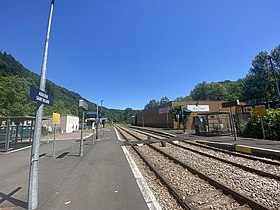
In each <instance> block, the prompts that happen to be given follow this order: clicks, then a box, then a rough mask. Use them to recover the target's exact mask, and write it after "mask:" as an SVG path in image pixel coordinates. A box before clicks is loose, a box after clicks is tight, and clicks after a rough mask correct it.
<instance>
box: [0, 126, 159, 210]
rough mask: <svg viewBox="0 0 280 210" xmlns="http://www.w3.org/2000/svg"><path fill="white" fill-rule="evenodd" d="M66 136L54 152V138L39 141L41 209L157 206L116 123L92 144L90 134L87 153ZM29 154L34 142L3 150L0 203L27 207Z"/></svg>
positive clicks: (112, 209) (123, 209)
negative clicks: (143, 186) (137, 174)
mask: <svg viewBox="0 0 280 210" xmlns="http://www.w3.org/2000/svg"><path fill="white" fill-rule="evenodd" d="M68 138H69V139H66V138H61V140H62V139H63V140H62V141H59V140H58V141H57V143H56V146H57V151H56V153H57V155H56V158H53V157H52V142H50V143H49V144H47V143H46V142H43V143H42V144H41V148H40V162H39V202H38V203H39V204H38V208H37V209H49V210H51V209H54V210H56V209H68V210H69V209H100V210H131V209H141V210H142V209H143V210H145V209H149V208H150V206H153V204H151V203H152V202H151V203H149V202H147V199H146V198H145V197H146V196H147V194H144V195H143V192H142V190H140V188H139V186H138V185H139V183H138V181H137V178H135V175H134V173H133V171H132V169H131V167H130V163H129V162H128V161H127V154H125V153H124V152H123V148H122V146H123V142H121V141H119V140H118V139H117V135H116V133H115V131H114V129H113V128H111V129H107V130H104V131H103V135H102V137H100V138H99V139H98V140H95V142H94V144H92V136H90V137H88V138H87V139H86V140H85V142H84V155H83V157H79V155H78V154H79V152H78V151H79V142H78V141H77V139H75V138H73V136H72V137H71V136H70V135H69V136H68ZM29 158H30V148H27V149H24V150H20V151H17V152H14V153H6V154H1V158H0V165H1V167H2V168H1V171H0V177H2V178H3V179H2V180H1V181H0V189H1V193H0V199H1V202H0V209H2V208H4V209H5V208H7V209H8V208H11V209H26V208H27V189H28V186H27V185H28V169H29ZM7 163H9V164H7ZM12 174H13V175H12ZM15 189H16V190H15ZM11 192H12V193H11ZM148 196H149V195H148ZM153 209H155V208H153Z"/></svg>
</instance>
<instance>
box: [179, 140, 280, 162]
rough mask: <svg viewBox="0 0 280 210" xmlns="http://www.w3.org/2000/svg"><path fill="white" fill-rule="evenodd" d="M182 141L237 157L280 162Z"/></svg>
mask: <svg viewBox="0 0 280 210" xmlns="http://www.w3.org/2000/svg"><path fill="white" fill-rule="evenodd" d="M182 142H184V143H186V144H192V145H195V146H199V147H204V148H207V149H212V150H215V151H219V152H223V153H227V154H231V155H235V156H239V157H244V158H247V159H250V160H258V161H260V162H263V163H267V164H272V165H278V166H280V162H278V161H273V160H266V159H262V158H259V157H256V156H249V155H245V154H242V153H236V152H232V151H228V150H224V149H220V148H216V147H211V146H208V145H204V144H201V143H197V142H189V141H187V140H184V141H182Z"/></svg>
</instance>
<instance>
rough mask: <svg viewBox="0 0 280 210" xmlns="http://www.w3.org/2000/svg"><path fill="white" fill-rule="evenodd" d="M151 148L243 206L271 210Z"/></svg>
mask: <svg viewBox="0 0 280 210" xmlns="http://www.w3.org/2000/svg"><path fill="white" fill-rule="evenodd" d="M148 146H149V147H151V148H153V149H154V150H156V151H158V152H159V153H161V154H163V155H164V156H166V157H168V158H169V159H170V160H172V161H174V162H175V163H177V164H179V165H181V166H182V167H184V168H186V169H187V170H188V171H190V172H191V173H193V174H196V175H198V176H199V177H200V178H201V179H204V180H205V181H207V182H209V183H210V184H211V185H212V186H214V187H216V188H218V189H220V190H222V191H223V193H225V194H227V195H231V196H232V197H233V198H234V199H235V200H237V201H238V202H240V203H241V204H248V205H249V206H250V207H251V208H253V209H260V210H262V209H264V210H269V208H268V207H266V206H264V205H262V204H260V203H258V202H256V201H254V200H252V199H251V198H249V197H247V196H244V195H242V194H240V193H239V192H236V191H234V190H232V189H230V188H229V187H227V186H225V185H223V184H221V183H219V182H218V181H216V180H214V179H212V178H210V177H209V176H207V175H205V174H203V173H201V172H199V171H197V170H196V169H194V168H192V167H191V166H189V165H187V164H185V163H183V162H181V161H179V160H178V159H176V158H174V157H172V156H171V155H169V154H167V153H165V152H163V151H162V150H160V149H158V148H156V147H154V146H152V145H148Z"/></svg>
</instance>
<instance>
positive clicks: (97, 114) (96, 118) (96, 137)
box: [96, 103, 99, 140]
mask: <svg viewBox="0 0 280 210" xmlns="http://www.w3.org/2000/svg"><path fill="white" fill-rule="evenodd" d="M98 121H99V120H98V103H97V104H96V140H97V139H98Z"/></svg>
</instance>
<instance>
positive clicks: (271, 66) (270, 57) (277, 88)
mask: <svg viewBox="0 0 280 210" xmlns="http://www.w3.org/2000/svg"><path fill="white" fill-rule="evenodd" d="M269 62H270V68H271V71H272V72H273V76H274V79H275V83H276V91H277V95H278V100H280V91H279V85H278V81H277V76H276V74H275V70H274V68H273V63H272V56H271V55H269Z"/></svg>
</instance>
